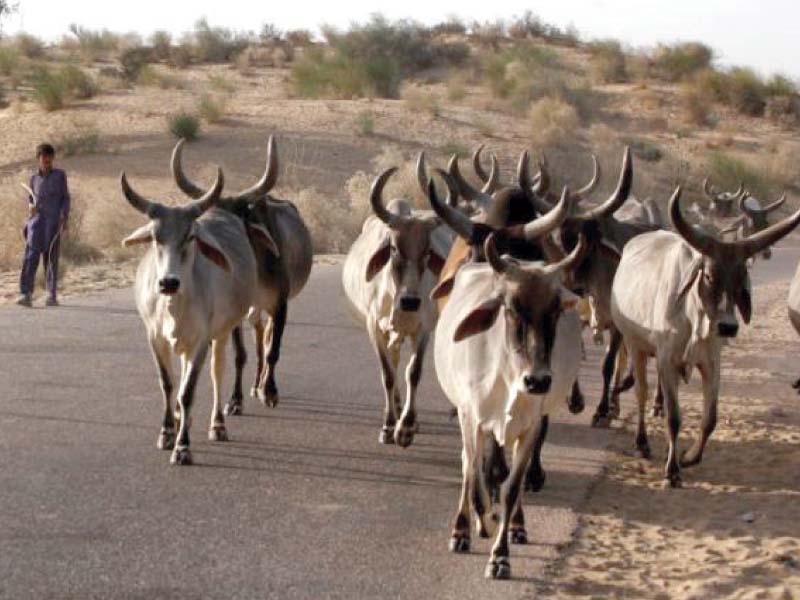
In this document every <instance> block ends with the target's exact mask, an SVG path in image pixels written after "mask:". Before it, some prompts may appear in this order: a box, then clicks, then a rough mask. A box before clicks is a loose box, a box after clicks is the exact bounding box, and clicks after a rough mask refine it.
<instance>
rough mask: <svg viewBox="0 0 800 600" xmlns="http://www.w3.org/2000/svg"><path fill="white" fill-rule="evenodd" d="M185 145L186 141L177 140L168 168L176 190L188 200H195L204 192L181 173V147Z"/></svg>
mask: <svg viewBox="0 0 800 600" xmlns="http://www.w3.org/2000/svg"><path fill="white" fill-rule="evenodd" d="M185 143H186V140H185V139H183V138H181V139H179V140H178V143H177V144H175V149H174V150H173V151H172V159H171V160H170V162H169V166H170V169H171V171H172V178H173V179H174V180H175V184H176V185H177V186H178V189H180V190H181V191H182V192H183V193H184V194H186V195H187V196H189V197H190V198H194V199H195V200H197V199H198V198H200V197H201V196H202V195H203V194H204V193H205V190H203V189H201V188H199V187H198V186H196V185H195V184H194V183H192V181H190V180H189V178H188V177H187V176H186V173H184V171H183V145H184V144H185Z"/></svg>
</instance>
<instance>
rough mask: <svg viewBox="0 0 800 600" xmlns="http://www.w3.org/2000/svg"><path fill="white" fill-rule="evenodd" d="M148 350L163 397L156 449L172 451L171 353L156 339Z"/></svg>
mask: <svg viewBox="0 0 800 600" xmlns="http://www.w3.org/2000/svg"><path fill="white" fill-rule="evenodd" d="M150 350H151V351H152V353H153V358H154V359H155V361H156V366H157V367H158V379H159V382H160V383H161V393H162V395H163V397H164V414H163V416H162V417H161V432H160V433H159V434H158V440H157V441H156V448H158V449H159V450H172V449H173V448H174V447H175V417H174V415H173V414H172V382H173V372H172V351H171V350H170V347H169V344H168V343H167V342H166V341H164V340H162V339H158V338H151V339H150Z"/></svg>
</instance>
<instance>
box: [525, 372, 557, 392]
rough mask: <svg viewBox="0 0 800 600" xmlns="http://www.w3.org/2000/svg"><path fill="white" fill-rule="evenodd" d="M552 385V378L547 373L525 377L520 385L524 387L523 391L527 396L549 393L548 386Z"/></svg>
mask: <svg viewBox="0 0 800 600" xmlns="http://www.w3.org/2000/svg"><path fill="white" fill-rule="evenodd" d="M552 383H553V376H552V375H550V374H549V373H541V374H538V375H525V376H524V377H523V378H522V384H523V385H524V386H525V391H526V392H528V393H529V394H546V393H547V392H549V391H550V386H551V385H552Z"/></svg>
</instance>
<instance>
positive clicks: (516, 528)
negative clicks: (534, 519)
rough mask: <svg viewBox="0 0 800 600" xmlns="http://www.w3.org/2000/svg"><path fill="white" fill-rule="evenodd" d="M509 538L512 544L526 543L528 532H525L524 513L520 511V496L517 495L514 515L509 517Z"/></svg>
mask: <svg viewBox="0 0 800 600" xmlns="http://www.w3.org/2000/svg"><path fill="white" fill-rule="evenodd" d="M509 538H510V540H511V543H512V544H527V543H528V532H527V531H526V530H525V511H524V510H522V494H519V495H518V497H517V505H516V507H515V508H514V514H513V515H511V528H510V533H509Z"/></svg>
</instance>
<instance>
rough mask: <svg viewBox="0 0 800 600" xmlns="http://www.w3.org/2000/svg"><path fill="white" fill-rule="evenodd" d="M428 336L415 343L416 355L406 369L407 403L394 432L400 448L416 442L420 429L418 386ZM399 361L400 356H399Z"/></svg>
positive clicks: (424, 335)
mask: <svg viewBox="0 0 800 600" xmlns="http://www.w3.org/2000/svg"><path fill="white" fill-rule="evenodd" d="M428 339H429V338H428V334H427V333H426V334H421V335H420V336H419V337H418V338H417V339H416V340H415V341H416V346H415V348H414V354H413V355H412V356H411V359H410V360H409V361H408V367H407V368H406V403H405V406H404V407H403V413H402V415H401V416H400V422H399V423H398V424H397V428H396V429H395V430H394V441H395V443H396V444H397V445H398V446H401V447H403V448H407V447H408V446H410V445H411V442H412V441H414V434H415V433H416V432H417V430H418V428H419V424H418V422H417V406H416V397H417V386H418V385H419V380H420V378H421V377H422V364H423V362H424V361H425V350H426V348H427V347H428ZM398 359H399V356H398Z"/></svg>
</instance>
